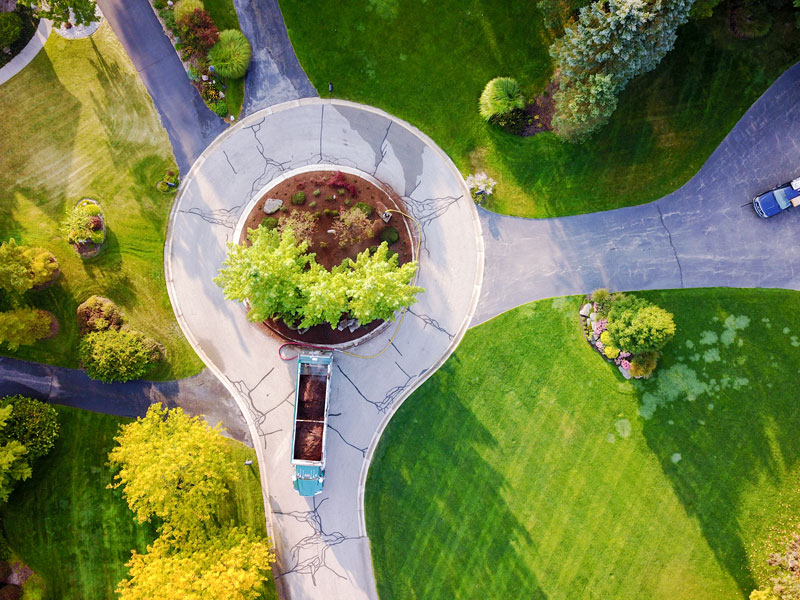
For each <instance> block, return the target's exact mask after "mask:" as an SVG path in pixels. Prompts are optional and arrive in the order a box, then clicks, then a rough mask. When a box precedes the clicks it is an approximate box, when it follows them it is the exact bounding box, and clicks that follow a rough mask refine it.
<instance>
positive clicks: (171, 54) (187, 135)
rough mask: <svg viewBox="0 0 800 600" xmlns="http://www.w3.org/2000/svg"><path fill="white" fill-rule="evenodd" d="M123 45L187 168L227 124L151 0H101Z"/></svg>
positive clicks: (183, 168) (183, 167)
mask: <svg viewBox="0 0 800 600" xmlns="http://www.w3.org/2000/svg"><path fill="white" fill-rule="evenodd" d="M98 4H99V5H100V9H101V10H102V11H103V14H104V15H105V18H106V19H108V22H109V24H110V25H111V28H112V29H113V30H114V33H115V34H116V36H117V37H118V38H119V40H120V42H121V43H122V45H123V46H124V47H125V50H126V52H127V53H128V56H130V59H131V61H132V62H133V65H134V66H135V67H136V70H137V71H138V72H139V77H141V78H142V82H143V83H144V85H145V87H146V88H147V91H148V93H149V94H150V97H151V98H152V99H153V103H154V104H155V106H156V109H157V110H158V114H159V115H160V116H161V122H162V124H163V125H164V128H165V129H166V130H167V134H168V135H169V140H170V143H171V144H172V151H173V153H174V154H175V160H176V161H177V162H178V169H179V170H180V172H181V173H182V174H184V175H185V174H186V173H188V172H189V168H190V167H191V166H192V163H194V161H195V159H197V157H198V156H200V153H201V152H202V151H203V150H205V148H206V146H208V145H209V144H210V143H211V141H212V140H213V139H214V138H216V137H217V136H218V135H219V134H220V133H222V132H223V131H224V130H225V128H226V125H225V123H224V122H223V121H222V119H220V118H219V117H218V116H217V115H215V114H214V113H212V112H211V111H210V110H209V109H208V107H206V105H205V104H204V103H203V99H202V98H200V95H199V94H198V93H197V91H196V90H195V89H194V88H193V87H192V85H191V84H190V83H189V78H188V77H187V75H186V71H185V70H184V68H183V64H182V63H181V61H180V60H179V59H178V55H177V54H176V52H175V49H174V48H173V47H172V44H171V42H170V41H169V38H167V36H166V35H165V34H164V31H163V30H162V29H161V24H160V23H159V21H158V19H157V18H156V15H155V13H154V12H153V9H152V7H151V6H150V3H149V2H148V0H98Z"/></svg>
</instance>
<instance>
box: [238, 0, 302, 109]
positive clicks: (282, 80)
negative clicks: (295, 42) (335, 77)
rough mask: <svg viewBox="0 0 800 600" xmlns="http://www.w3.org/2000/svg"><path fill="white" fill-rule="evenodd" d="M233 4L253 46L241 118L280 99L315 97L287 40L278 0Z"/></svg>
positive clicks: (244, 1)
mask: <svg viewBox="0 0 800 600" xmlns="http://www.w3.org/2000/svg"><path fill="white" fill-rule="evenodd" d="M234 6H235V7H236V12H237V13H238V15H239V25H240V26H241V28H242V32H243V33H244V34H245V36H247V39H248V40H250V44H251V46H252V47H253V58H252V60H251V62H250V69H249V70H248V71H247V78H246V79H245V88H244V107H243V108H242V117H245V116H246V115H249V114H252V113H254V112H256V111H257V110H261V109H262V108H267V107H269V106H273V105H275V104H280V103H281V102H287V101H289V100H297V99H298V98H312V97H316V96H317V91H316V90H315V89H314V86H313V85H311V82H310V81H309V80H308V77H306V74H305V71H303V69H302V67H300V63H299V62H298V60H297V56H295V53H294V48H293V47H292V44H291V42H290V41H289V35H288V34H287V33H286V25H285V24H284V22H283V15H282V14H281V9H280V7H279V6H278V0H234Z"/></svg>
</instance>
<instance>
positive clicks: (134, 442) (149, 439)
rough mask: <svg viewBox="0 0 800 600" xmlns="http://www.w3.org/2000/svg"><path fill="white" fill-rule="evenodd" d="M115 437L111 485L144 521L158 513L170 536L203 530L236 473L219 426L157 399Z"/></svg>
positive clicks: (110, 455)
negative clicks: (169, 406) (210, 426)
mask: <svg viewBox="0 0 800 600" xmlns="http://www.w3.org/2000/svg"><path fill="white" fill-rule="evenodd" d="M114 440H115V441H116V442H117V446H116V447H115V448H114V449H113V450H112V451H111V453H110V454H109V455H108V459H109V462H110V464H111V465H112V466H113V467H116V468H117V469H118V472H117V474H116V475H115V476H114V483H112V484H111V485H110V486H109V487H112V488H122V493H123V496H124V497H125V499H126V501H127V502H128V506H129V507H130V509H131V510H132V511H133V512H134V514H135V515H136V519H137V520H138V521H139V522H140V523H143V522H145V521H150V520H151V519H152V518H153V517H157V518H159V519H161V520H162V521H163V522H164V526H163V531H164V532H166V533H168V534H170V535H176V536H178V537H181V538H183V537H184V534H198V533H201V532H202V531H203V530H204V528H205V527H206V525H207V524H208V523H209V521H210V519H211V517H212V516H213V514H214V510H215V507H216V506H217V504H218V502H219V499H220V497H222V496H224V495H225V494H227V493H228V488H227V485H226V483H225V480H226V479H229V480H235V479H236V477H237V475H236V470H235V468H234V465H233V462H232V459H231V456H230V451H229V449H228V446H227V444H226V443H225V440H224V439H223V437H222V435H221V434H220V426H219V425H217V426H216V427H214V428H213V429H211V428H209V426H208V423H206V422H205V421H203V420H201V419H199V418H198V417H190V416H188V415H187V414H185V413H184V412H183V410H182V409H180V408H174V409H171V410H168V409H166V408H164V407H162V406H161V404H158V403H157V404H153V405H152V406H151V407H150V408H149V409H148V411H147V415H146V416H145V417H143V418H142V417H140V418H138V419H136V421H134V422H133V423H129V424H128V425H123V426H122V427H121V428H120V433H119V435H117V436H116V437H115V438H114Z"/></svg>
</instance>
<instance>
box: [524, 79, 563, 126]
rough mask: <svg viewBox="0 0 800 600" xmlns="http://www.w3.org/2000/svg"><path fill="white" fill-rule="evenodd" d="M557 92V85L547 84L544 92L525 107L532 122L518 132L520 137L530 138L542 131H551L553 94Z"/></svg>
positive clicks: (553, 82)
mask: <svg viewBox="0 0 800 600" xmlns="http://www.w3.org/2000/svg"><path fill="white" fill-rule="evenodd" d="M557 90H558V83H556V82H555V81H551V82H550V83H548V84H547V87H546V88H545V90H544V92H543V93H542V94H541V95H539V96H536V98H534V99H533V102H532V103H531V104H529V105H528V106H526V107H525V112H527V113H528V114H529V115H530V116H531V118H532V119H533V122H532V123H531V124H530V125H528V126H527V127H525V129H523V130H522V132H520V136H522V137H530V136H532V135H536V134H537V133H542V132H543V131H553V114H554V113H555V110H556V108H555V102H554V101H553V94H555V93H556V91H557Z"/></svg>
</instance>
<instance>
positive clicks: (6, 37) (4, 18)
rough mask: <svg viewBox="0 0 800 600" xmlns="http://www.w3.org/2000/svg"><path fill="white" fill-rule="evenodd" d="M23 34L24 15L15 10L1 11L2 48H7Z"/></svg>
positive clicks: (0, 37)
mask: <svg viewBox="0 0 800 600" xmlns="http://www.w3.org/2000/svg"><path fill="white" fill-rule="evenodd" d="M20 35H22V17H20V16H19V15H18V14H17V13H14V12H4V13H0V48H7V47H9V46H10V45H11V44H13V43H14V42H16V41H17V40H18V39H19V36H20Z"/></svg>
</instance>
